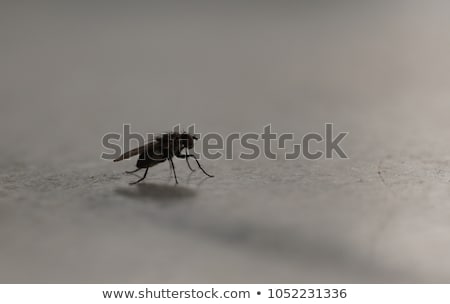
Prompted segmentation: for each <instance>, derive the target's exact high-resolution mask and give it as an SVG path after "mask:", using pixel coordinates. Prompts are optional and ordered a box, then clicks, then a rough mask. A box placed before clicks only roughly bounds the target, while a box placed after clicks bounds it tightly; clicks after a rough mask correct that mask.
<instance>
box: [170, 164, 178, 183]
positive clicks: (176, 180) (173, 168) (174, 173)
mask: <svg viewBox="0 0 450 304" xmlns="http://www.w3.org/2000/svg"><path fill="white" fill-rule="evenodd" d="M169 162H170V164H171V165H172V170H173V176H175V183H177V184H178V179H177V173H176V172H175V166H174V164H173V160H172V158H169Z"/></svg>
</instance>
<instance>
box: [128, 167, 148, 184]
mask: <svg viewBox="0 0 450 304" xmlns="http://www.w3.org/2000/svg"><path fill="white" fill-rule="evenodd" d="M147 172H148V168H147V169H146V170H145V173H144V176H143V177H142V178H140V179H139V180H137V181H135V182H132V183H130V185H136V184H138V183H140V182H142V181H143V180H144V179H145V178H146V177H147Z"/></svg>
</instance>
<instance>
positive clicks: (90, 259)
mask: <svg viewBox="0 0 450 304" xmlns="http://www.w3.org/2000/svg"><path fill="white" fill-rule="evenodd" d="M352 2H354V1H344V2H341V4H339V5H338V4H325V2H323V3H322V4H321V5H319V4H313V3H312V2H311V1H305V2H296V4H293V3H290V2H287V1H286V2H280V3H279V4H277V5H275V4H272V5H269V4H263V2H260V4H258V5H251V4H248V5H243V4H231V3H229V4H227V5H224V4H223V5H212V4H210V5H204V4H203V5H202V4H200V3H197V2H196V3H195V4H189V5H188V4H186V2H183V3H175V2H174V3H171V4H166V5H164V6H150V5H147V6H144V5H143V4H142V3H141V4H139V5H137V4H136V5H131V4H127V5H124V4H123V5H121V4H119V3H115V4H112V2H108V3H102V2H95V1H94V2H89V3H90V4H88V3H86V4H81V3H78V4H75V2H73V4H71V5H68V4H67V5H63V4H53V5H50V4H48V5H44V4H41V5H38V4H36V3H35V2H30V3H29V4H23V3H22V4H18V3H15V2H13V1H11V2H7V1H2V2H1V4H0V5H1V7H2V8H1V9H0V41H2V43H1V44H0V66H1V69H0V100H1V101H0V106H1V111H0V138H1V150H0V168H1V170H0V244H1V245H0V269H1V271H0V282H1V283H7V282H8V283H24V282H26V283H41V282H52V283H101V282H104V283H129V282H133V283H138V282H140V283H268V282H283V283H298V282H311V283H314V282H327V283H344V282H353V283H361V282H372V283H394V282H402V283H414V282H436V283H449V282H450V261H449V259H448V256H449V255H450V216H449V214H450V135H449V134H450V133H449V131H448V130H449V127H450V123H449V119H448V115H449V113H450V102H449V97H450V87H449V79H450V61H449V59H448V54H449V53H450V36H449V35H448V28H449V26H450V18H448V11H449V7H448V6H449V5H448V3H446V2H444V1H442V2H441V1H431V2H427V4H425V3H423V2H422V1H389V2H386V3H384V2H382V1H379V2H377V4H375V3H373V4H371V5H365V4H364V5H363V4H356V3H352ZM277 3H278V2H277ZM327 122H332V123H334V127H335V130H336V132H341V131H347V132H349V135H348V136H347V137H346V139H345V140H344V141H343V145H342V146H343V148H344V150H345V151H346V152H347V154H348V155H349V157H350V159H348V160H340V159H333V160H325V159H321V160H317V161H309V160H305V159H301V160H296V161H286V160H283V159H282V158H279V159H278V160H267V159H265V158H260V159H258V160H254V161H243V160H238V159H234V160H224V159H221V160H216V161H212V160H203V161H202V162H203V164H204V166H205V168H206V169H207V170H208V171H210V172H211V173H213V174H214V175H215V176H216V177H215V178H212V179H208V178H204V176H202V174H201V172H195V173H193V174H189V170H188V169H187V167H186V165H185V163H184V161H182V160H177V161H176V162H175V165H176V167H177V173H178V175H179V179H180V184H179V185H178V186H174V185H173V184H174V182H173V179H171V178H170V174H169V165H168V164H163V165H160V166H157V167H155V168H154V169H152V170H151V171H150V173H149V177H148V179H147V180H146V182H145V183H143V184H141V185H138V186H135V187H130V186H128V182H130V181H133V180H135V179H136V177H134V176H126V175H124V174H123V171H125V170H129V169H132V168H133V165H134V162H133V161H129V162H123V163H112V162H108V161H105V160H101V159H100V154H101V153H102V151H103V150H102V146H101V138H102V136H103V135H104V134H105V133H107V132H121V130H122V125H123V124H124V123H130V124H131V125H132V130H133V131H135V132H159V131H165V130H168V129H170V128H171V127H172V126H173V125H175V124H177V123H180V124H181V125H182V126H186V125H188V124H191V123H195V124H196V126H197V130H198V131H199V132H210V131H214V132H219V133H221V134H224V135H226V134H228V133H230V132H251V131H253V132H262V128H263V126H265V125H266V124H268V123H271V124H272V127H273V129H274V130H276V131H278V132H293V133H295V135H296V136H297V138H301V136H303V135H304V134H306V133H308V132H319V133H322V134H323V133H324V125H325V123H327ZM317 147H320V146H317Z"/></svg>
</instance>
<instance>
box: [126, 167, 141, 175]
mask: <svg viewBox="0 0 450 304" xmlns="http://www.w3.org/2000/svg"><path fill="white" fill-rule="evenodd" d="M142 169H144V168H137V169H136V170H134V171H125V173H126V174H133V173H136V172H138V171H141V170H142Z"/></svg>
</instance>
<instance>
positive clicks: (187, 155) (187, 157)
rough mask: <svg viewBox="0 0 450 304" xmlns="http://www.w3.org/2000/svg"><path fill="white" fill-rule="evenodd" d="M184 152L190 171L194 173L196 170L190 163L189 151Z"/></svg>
mask: <svg viewBox="0 0 450 304" xmlns="http://www.w3.org/2000/svg"><path fill="white" fill-rule="evenodd" d="M184 151H185V153H186V156H185V158H186V163H187V165H188V167H189V169H190V170H191V171H192V172H194V171H195V169H192V167H191V164H190V163H189V154H188V151H187V149H186V150H184Z"/></svg>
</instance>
